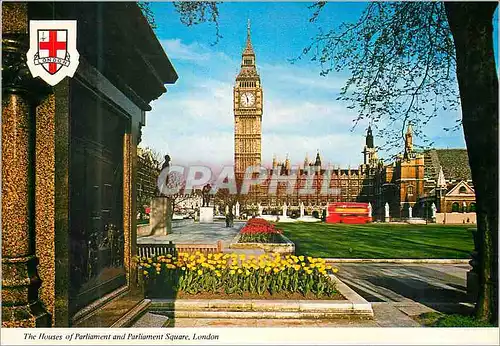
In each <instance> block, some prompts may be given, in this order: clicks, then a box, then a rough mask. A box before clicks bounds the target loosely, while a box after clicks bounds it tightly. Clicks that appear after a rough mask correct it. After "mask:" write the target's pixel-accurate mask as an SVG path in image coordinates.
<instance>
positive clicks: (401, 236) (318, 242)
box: [280, 223, 474, 259]
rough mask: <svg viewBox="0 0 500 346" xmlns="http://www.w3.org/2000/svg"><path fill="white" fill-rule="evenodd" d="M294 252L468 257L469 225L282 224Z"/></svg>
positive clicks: (337, 255)
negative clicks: (292, 243)
mask: <svg viewBox="0 0 500 346" xmlns="http://www.w3.org/2000/svg"><path fill="white" fill-rule="evenodd" d="M280 227H281V228H282V229H283V234H284V235H285V236H286V237H287V238H289V239H290V240H291V241H293V242H294V243H295V253H297V254H299V255H307V256H314V257H325V258H329V257H333V258H450V259H468V258H470V254H471V252H472V251H473V249H474V244H473V240H472V237H471V233H470V225H469V226H463V225H453V226H451V225H437V224H429V225H394V224H368V225H346V224H325V223H314V224H312V223H293V224H292V223H288V224H280Z"/></svg>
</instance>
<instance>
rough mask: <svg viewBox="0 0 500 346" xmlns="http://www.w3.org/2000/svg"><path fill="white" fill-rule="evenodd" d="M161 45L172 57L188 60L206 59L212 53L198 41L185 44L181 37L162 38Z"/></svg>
mask: <svg viewBox="0 0 500 346" xmlns="http://www.w3.org/2000/svg"><path fill="white" fill-rule="evenodd" d="M160 43H161V45H162V46H163V49H164V50H165V52H167V55H168V56H169V57H170V58H171V59H174V60H175V59H177V60H187V61H191V62H198V61H200V60H201V61H206V60H208V59H210V55H211V54H210V53H209V52H207V51H206V49H205V48H204V47H203V46H201V45H200V44H198V43H192V44H184V43H182V42H181V40H180V39H178V38H176V39H171V40H161V41H160Z"/></svg>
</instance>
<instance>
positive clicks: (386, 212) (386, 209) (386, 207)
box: [384, 202, 390, 222]
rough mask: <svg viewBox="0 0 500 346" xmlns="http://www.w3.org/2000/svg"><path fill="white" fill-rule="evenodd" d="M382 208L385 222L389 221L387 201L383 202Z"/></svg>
mask: <svg viewBox="0 0 500 346" xmlns="http://www.w3.org/2000/svg"><path fill="white" fill-rule="evenodd" d="M384 210H385V222H389V221H390V215H389V203H387V202H386V203H385V206H384Z"/></svg>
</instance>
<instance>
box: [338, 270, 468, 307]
mask: <svg viewBox="0 0 500 346" xmlns="http://www.w3.org/2000/svg"><path fill="white" fill-rule="evenodd" d="M334 265H335V266H336V267H337V268H339V272H338V273H337V276H338V277H339V278H340V279H341V280H342V281H343V282H345V283H346V284H347V285H348V286H349V287H351V288H352V289H353V290H355V291H356V292H357V293H358V294H360V295H361V296H362V297H363V298H365V299H366V300H368V301H369V302H388V303H407V304H408V303H418V304H420V305H423V306H427V307H429V308H432V309H434V310H437V311H441V312H459V311H467V310H470V307H471V303H472V302H471V300H470V298H469V297H468V296H467V284H466V276H467V271H468V270H469V269H470V266H469V265H468V264H428V263H426V264H423V263H422V264H389V263H339V264H334ZM396 305H397V304H396Z"/></svg>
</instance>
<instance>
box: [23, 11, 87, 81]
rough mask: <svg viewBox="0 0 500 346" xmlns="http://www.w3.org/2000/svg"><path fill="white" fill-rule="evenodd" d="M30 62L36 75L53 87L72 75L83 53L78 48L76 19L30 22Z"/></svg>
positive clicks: (33, 73) (32, 72) (28, 61)
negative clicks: (79, 52)
mask: <svg viewBox="0 0 500 346" xmlns="http://www.w3.org/2000/svg"><path fill="white" fill-rule="evenodd" d="M26 56H27V65H28V67H29V69H30V71H31V74H32V75H33V77H38V76H39V77H40V78H42V79H43V80H44V81H46V82H47V83H48V84H50V85H52V86H54V85H56V84H57V83H59V82H60V81H61V80H62V79H64V77H66V76H69V77H73V75H74V73H75V71H76V69H77V67H78V63H79V58H80V54H78V51H77V50H76V20H32V21H30V48H29V51H28V53H27V54H26Z"/></svg>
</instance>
